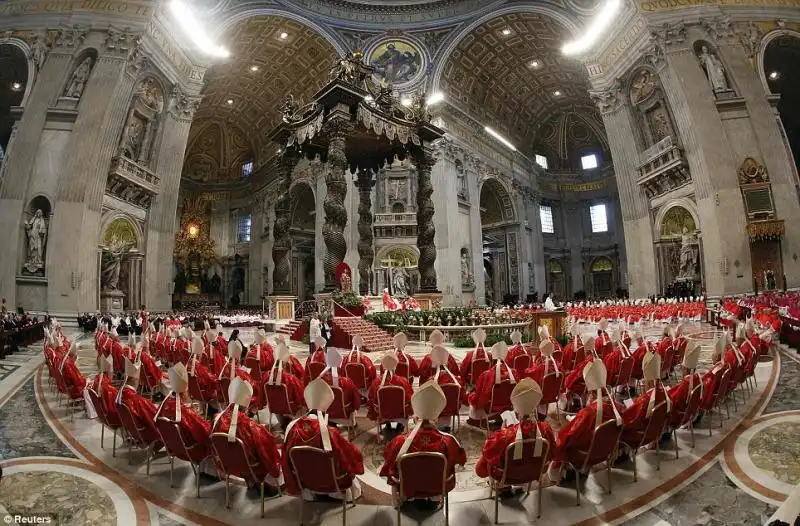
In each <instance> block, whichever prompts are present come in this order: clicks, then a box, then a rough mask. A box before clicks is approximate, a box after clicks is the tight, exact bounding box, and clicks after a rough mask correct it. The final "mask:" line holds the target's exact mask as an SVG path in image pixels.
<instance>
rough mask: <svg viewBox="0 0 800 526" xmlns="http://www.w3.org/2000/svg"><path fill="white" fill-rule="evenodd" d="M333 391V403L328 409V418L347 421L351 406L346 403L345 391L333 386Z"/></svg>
mask: <svg viewBox="0 0 800 526" xmlns="http://www.w3.org/2000/svg"><path fill="white" fill-rule="evenodd" d="M331 390H332V391H333V403H332V404H331V406H330V407H329V408H328V416H329V417H330V418H334V419H337V420H341V419H346V418H349V417H350V413H351V412H352V411H350V404H346V403H345V401H344V391H342V388H341V387H336V386H335V385H332V386H331Z"/></svg>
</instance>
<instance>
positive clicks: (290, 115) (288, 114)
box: [281, 94, 299, 122]
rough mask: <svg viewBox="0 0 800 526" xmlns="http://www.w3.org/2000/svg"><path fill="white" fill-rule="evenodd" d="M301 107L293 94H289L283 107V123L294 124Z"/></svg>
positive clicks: (284, 99)
mask: <svg viewBox="0 0 800 526" xmlns="http://www.w3.org/2000/svg"><path fill="white" fill-rule="evenodd" d="M298 109H299V106H298V105H297V103H296V102H295V101H294V97H293V96H292V95H291V94H287V95H286V96H285V97H284V98H283V104H282V106H281V113H282V114H283V122H294V121H295V120H296V114H297V110H298Z"/></svg>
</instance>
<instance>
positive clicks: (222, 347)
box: [214, 331, 228, 358]
mask: <svg viewBox="0 0 800 526" xmlns="http://www.w3.org/2000/svg"><path fill="white" fill-rule="evenodd" d="M214 345H215V346H216V348H217V349H216V350H217V352H219V353H221V354H222V356H224V357H225V358H227V357H228V340H226V339H225V336H223V335H222V331H220V332H218V333H217V339H216V342H215V343H214Z"/></svg>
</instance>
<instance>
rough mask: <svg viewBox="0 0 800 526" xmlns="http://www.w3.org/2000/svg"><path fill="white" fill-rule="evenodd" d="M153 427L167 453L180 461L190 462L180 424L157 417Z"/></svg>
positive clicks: (190, 458)
mask: <svg viewBox="0 0 800 526" xmlns="http://www.w3.org/2000/svg"><path fill="white" fill-rule="evenodd" d="M155 425H156V431H158V434H159V436H160V437H161V440H162V442H164V446H165V447H166V448H167V451H169V452H170V453H171V454H172V455H174V456H176V457H178V458H179V459H181V460H185V461H187V462H192V457H191V454H190V453H189V448H187V447H186V443H185V442H184V441H183V435H181V429H180V424H178V423H177V422H173V421H172V420H170V419H169V418H166V417H163V416H159V417H158V418H156V421H155Z"/></svg>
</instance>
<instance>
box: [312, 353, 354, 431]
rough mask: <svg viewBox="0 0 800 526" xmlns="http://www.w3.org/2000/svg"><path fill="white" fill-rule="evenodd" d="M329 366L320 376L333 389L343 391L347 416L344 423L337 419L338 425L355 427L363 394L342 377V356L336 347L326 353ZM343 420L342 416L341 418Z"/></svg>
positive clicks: (348, 379) (345, 415) (347, 379)
mask: <svg viewBox="0 0 800 526" xmlns="http://www.w3.org/2000/svg"><path fill="white" fill-rule="evenodd" d="M325 360H326V363H327V366H326V367H325V369H324V370H323V371H322V374H320V375H319V378H320V379H321V380H323V381H324V382H325V383H327V384H328V385H330V386H332V387H338V388H339V389H341V390H342V402H343V404H344V411H345V414H344V415H343V416H344V419H343V421H340V420H339V419H336V420H335V421H336V422H337V423H345V424H347V425H349V426H354V425H355V419H356V411H358V408H359V407H361V393H360V392H359V391H358V387H356V384H354V383H353V381H352V380H350V378H347V377H346V376H342V375H341V368H340V367H341V365H342V355H341V354H339V350H338V349H336V348H335V347H328V350H327V351H326V352H325ZM339 418H341V416H339Z"/></svg>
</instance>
